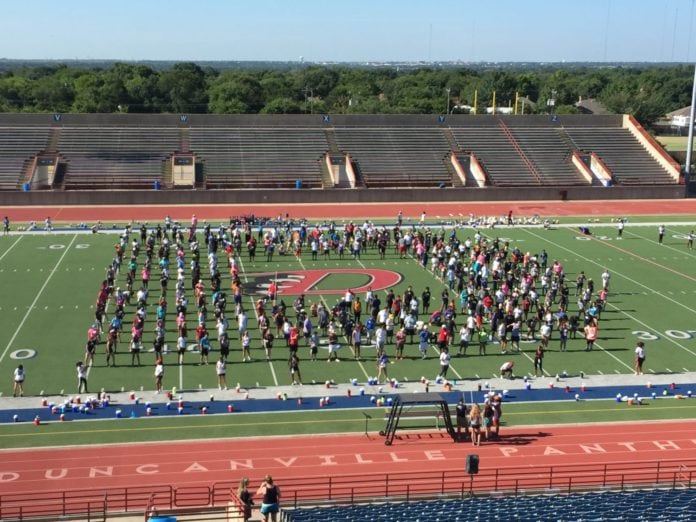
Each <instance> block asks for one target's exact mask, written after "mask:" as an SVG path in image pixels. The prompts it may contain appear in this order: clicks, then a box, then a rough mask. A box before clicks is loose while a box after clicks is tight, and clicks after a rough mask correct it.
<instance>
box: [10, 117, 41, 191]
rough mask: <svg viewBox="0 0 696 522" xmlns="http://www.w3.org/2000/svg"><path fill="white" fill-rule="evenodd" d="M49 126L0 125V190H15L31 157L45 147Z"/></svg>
mask: <svg viewBox="0 0 696 522" xmlns="http://www.w3.org/2000/svg"><path fill="white" fill-rule="evenodd" d="M48 134H49V127H48V125H46V126H42V127H40V126H24V127H21V126H7V127H0V190H17V189H18V188H19V184H20V182H21V176H22V174H23V173H24V170H25V169H26V167H27V164H28V163H29V162H30V161H31V159H32V158H33V157H34V156H35V155H36V154H37V153H39V152H41V151H43V150H44V149H45V148H46V143H47V141H48Z"/></svg>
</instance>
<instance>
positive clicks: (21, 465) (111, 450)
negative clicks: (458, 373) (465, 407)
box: [0, 420, 696, 494]
mask: <svg viewBox="0 0 696 522" xmlns="http://www.w3.org/2000/svg"><path fill="white" fill-rule="evenodd" d="M401 433H402V434H403V437H399V434H397V437H398V438H397V439H395V440H394V443H393V445H391V446H385V445H384V438H383V437H380V436H379V435H376V434H374V433H371V434H369V438H368V437H366V436H365V435H346V436H338V435H330V436H317V437H309V438H308V437H281V438H268V439H259V438H256V439H234V440H214V441H201V442H193V443H191V442H186V443H184V442H170V441H163V442H162V443H154V444H153V443H151V444H130V445H113V446H93V447H87V448H85V447H82V448H51V449H41V450H37V449H32V450H21V451H16V450H8V451H2V452H0V457H1V460H2V462H1V463H0V490H1V491H2V492H3V493H4V494H10V493H26V494H30V493H31V492H36V491H44V492H45V491H59V490H64V491H71V490H82V489H85V488H113V487H125V486H132V485H138V486H147V485H162V484H167V485H172V486H175V487H181V486H195V485H204V486H210V485H211V484H213V483H215V482H222V481H230V480H231V481H236V480H238V479H239V478H240V477H242V476H249V477H252V478H253V479H257V480H258V479H259V478H260V477H262V476H263V475H265V474H266V473H270V474H272V475H273V477H274V478H275V479H276V480H277V481H278V482H279V483H280V484H282V483H283V481H284V480H285V481H289V480H290V479H291V478H296V477H317V478H319V477H327V476H329V475H333V476H337V475H348V474H358V473H359V474H360V475H367V474H384V473H387V472H389V473H398V472H409V471H410V472H413V471H416V470H419V469H421V470H428V471H440V470H453V469H464V467H465V459H466V455H467V454H468V453H477V454H479V455H480V458H481V469H482V470H485V469H493V468H498V469H500V468H505V467H522V466H530V467H531V466H556V465H562V464H569V465H574V464H575V465H579V466H585V465H590V464H604V463H609V462H611V463H616V462H625V463H630V462H634V461H656V460H686V459H694V458H696V435H695V434H696V421H693V420H691V421H683V422H682V421H677V422H670V423H669V424H668V425H667V424H665V423H663V422H655V423H652V422H650V423H640V424H632V423H619V424H614V423H610V424H593V425H584V426H561V427H543V426H542V427H540V426H536V427H523V428H514V429H513V428H510V429H503V430H502V433H501V435H502V437H501V439H500V440H499V441H496V442H490V443H486V442H483V443H482V444H481V446H479V447H476V448H474V447H472V445H471V444H470V443H467V442H463V443H459V444H455V443H453V442H452V440H451V439H449V438H448V437H446V436H443V435H442V433H441V432H434V433H431V432H428V433H426V432H418V433H414V432H401Z"/></svg>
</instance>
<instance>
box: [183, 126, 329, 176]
mask: <svg viewBox="0 0 696 522" xmlns="http://www.w3.org/2000/svg"><path fill="white" fill-rule="evenodd" d="M190 143H191V150H192V151H193V152H194V153H195V154H196V155H197V157H198V158H199V160H200V161H202V162H203V164H204V173H205V178H206V186H207V187H208V188H214V189H237V188H248V189H253V188H295V186H296V182H297V181H298V180H300V181H301V183H302V187H303V188H321V186H322V178H321V159H322V157H323V155H324V154H326V152H327V150H328V143H327V141H326V137H325V135H324V131H323V130H322V129H321V128H318V127H317V128H294V127H293V128H282V127H281V128H246V127H192V128H191V132H190Z"/></svg>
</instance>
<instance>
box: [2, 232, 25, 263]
mask: <svg viewBox="0 0 696 522" xmlns="http://www.w3.org/2000/svg"><path fill="white" fill-rule="evenodd" d="M23 237H24V236H19V237H18V238H17V240H16V241H15V242H14V243H12V244H11V245H10V248H8V249H7V250H5V252H4V253H3V254H2V255H1V256H0V261H2V260H3V258H4V257H5V256H6V255H7V254H9V252H10V250H12V249H13V248H14V246H15V245H16V244H17V243H19V240H20V239H22V238H23Z"/></svg>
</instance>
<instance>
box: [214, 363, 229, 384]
mask: <svg viewBox="0 0 696 522" xmlns="http://www.w3.org/2000/svg"><path fill="white" fill-rule="evenodd" d="M215 374H216V375H217V383H218V390H226V389H227V376H226V375H227V364H225V358H224V357H220V358H219V359H218V362H217V363H215Z"/></svg>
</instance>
